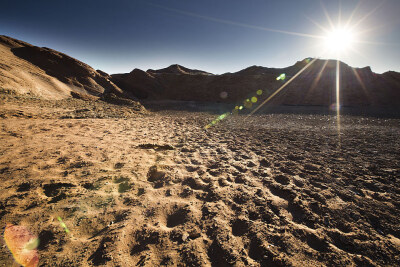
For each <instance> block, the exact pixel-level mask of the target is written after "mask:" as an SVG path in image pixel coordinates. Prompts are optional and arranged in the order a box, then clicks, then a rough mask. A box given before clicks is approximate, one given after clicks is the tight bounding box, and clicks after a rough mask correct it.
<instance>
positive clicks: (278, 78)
mask: <svg viewBox="0 0 400 267" xmlns="http://www.w3.org/2000/svg"><path fill="white" fill-rule="evenodd" d="M285 79H286V74H285V73H282V74H281V75H279V76H278V77H276V80H277V81H279V80H281V81H284V80H285Z"/></svg>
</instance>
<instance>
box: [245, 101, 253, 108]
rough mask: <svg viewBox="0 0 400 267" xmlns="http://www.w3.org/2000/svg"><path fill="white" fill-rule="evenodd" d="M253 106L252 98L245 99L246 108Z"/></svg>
mask: <svg viewBox="0 0 400 267" xmlns="http://www.w3.org/2000/svg"><path fill="white" fill-rule="evenodd" d="M252 106H253V103H251V100H250V99H246V100H245V101H244V107H245V108H251V107H252Z"/></svg>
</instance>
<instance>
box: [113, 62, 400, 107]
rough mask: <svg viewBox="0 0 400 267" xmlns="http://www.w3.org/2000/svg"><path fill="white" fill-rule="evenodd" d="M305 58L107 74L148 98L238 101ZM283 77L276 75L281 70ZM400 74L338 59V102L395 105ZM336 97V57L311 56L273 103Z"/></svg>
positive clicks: (267, 88)
mask: <svg viewBox="0 0 400 267" xmlns="http://www.w3.org/2000/svg"><path fill="white" fill-rule="evenodd" d="M306 64H307V63H306V61H305V60H304V61H299V62H297V63H296V64H294V65H293V66H290V67H287V68H282V69H277V68H266V67H259V66H252V67H249V68H246V69H244V70H241V71H238V72H235V73H225V74H222V75H213V74H210V73H207V72H204V71H198V70H190V69H187V68H184V67H182V66H179V65H172V66H170V67H168V68H165V69H160V70H148V71H146V72H145V71H141V70H137V69H135V70H134V71H132V72H131V73H127V74H114V75H111V77H112V78H111V80H112V81H114V82H115V83H116V84H117V85H118V86H119V87H120V88H122V89H123V90H126V91H129V92H130V93H131V94H132V95H135V96H137V97H139V98H143V99H149V100H161V99H169V100H191V101H212V102H225V103H239V102H241V101H243V100H245V99H246V98H248V97H251V96H252V95H255V93H256V91H257V90H259V89H261V90H263V94H262V96H260V97H259V98H261V99H263V98H265V97H266V96H268V95H270V94H272V93H273V92H274V91H275V90H276V89H278V88H279V87H280V86H281V85H283V84H284V82H285V81H287V80H288V79H290V78H291V77H293V76H294V75H295V74H296V73H297V72H298V71H299V70H300V69H301V68H303V67H304V66H305V65H306ZM281 73H285V74H286V79H285V80H277V79H276V78H277V77H278V76H279V75H280V74H281ZM399 76H400V74H399V73H397V72H386V73H384V74H376V73H373V72H372V71H371V69H370V68H369V67H366V68H352V67H350V66H348V65H347V64H345V63H343V62H340V75H339V79H340V100H341V104H342V105H343V106H351V107H364V106H376V107H381V106H396V105H399V104H400V78H399ZM335 101H336V61H335V60H316V61H315V62H314V63H313V64H312V65H311V66H310V67H309V68H308V69H306V70H305V71H304V72H303V73H302V74H301V75H299V76H298V77H297V78H296V79H294V80H293V82H292V83H290V84H289V85H288V86H287V87H286V88H285V89H284V90H282V92H281V93H279V94H278V95H277V96H276V97H275V98H274V100H273V102H274V103H275V104H283V105H306V106H307V105H311V106H315V105H316V106H330V105H332V104H333V103H334V102H335Z"/></svg>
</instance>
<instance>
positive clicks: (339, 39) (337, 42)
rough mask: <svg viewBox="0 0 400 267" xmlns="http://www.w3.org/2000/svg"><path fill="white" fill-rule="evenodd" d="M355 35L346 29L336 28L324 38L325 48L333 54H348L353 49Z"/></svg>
mask: <svg viewBox="0 0 400 267" xmlns="http://www.w3.org/2000/svg"><path fill="white" fill-rule="evenodd" d="M354 41H355V34H354V33H353V32H352V31H351V30H350V29H346V28H336V29H333V30H332V31H330V32H328V33H327V34H326V36H325V37H324V42H325V46H326V47H327V48H328V50H330V51H332V52H338V53H340V52H346V51H348V50H349V49H351V48H353V47H352V46H353V44H354Z"/></svg>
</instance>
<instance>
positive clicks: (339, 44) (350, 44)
mask: <svg viewBox="0 0 400 267" xmlns="http://www.w3.org/2000/svg"><path fill="white" fill-rule="evenodd" d="M361 4H362V2H361V1H359V2H358V3H357V5H356V6H355V8H354V9H353V10H352V12H351V14H350V16H349V17H348V19H347V20H346V21H343V17H342V10H341V9H342V7H341V5H339V10H338V16H337V21H334V19H333V18H332V17H331V16H330V15H329V12H328V10H327V9H326V7H325V6H324V4H323V2H322V1H321V9H322V12H323V14H324V15H325V18H326V23H327V26H324V25H322V24H321V23H318V22H316V21H315V20H313V19H312V18H309V17H306V18H307V19H308V20H309V21H311V22H312V23H313V24H314V25H315V26H316V27H317V28H319V29H320V30H321V31H322V33H320V34H313V33H303V32H296V31H290V30H283V29H273V28H269V27H263V26H257V25H251V24H246V23H241V22H235V21H231V20H225V19H220V18H215V17H210V16H204V15H201V14H196V13H193V12H188V11H184V10H180V9H175V8H169V7H166V6H162V5H158V4H149V5H151V6H153V7H156V8H160V9H164V10H166V11H170V12H174V13H178V14H181V15H185V16H190V17H194V18H198V19H203V20H207V21H211V22H215V23H220V24H226V25H232V26H238V27H244V28H249V29H253V30H260V31H266V32H275V33H281V34H287V35H294V36H298V37H305V38H312V39H315V40H317V41H318V42H316V43H317V46H316V49H315V50H316V51H319V55H318V56H316V57H315V58H314V59H312V60H311V61H309V62H308V63H307V64H306V65H305V66H304V67H303V68H302V69H301V70H300V71H299V72H298V73H296V74H295V75H294V76H293V77H291V79H290V80H288V81H287V82H286V83H284V84H283V85H282V86H281V87H279V88H278V89H277V90H275V92H273V93H272V94H271V95H269V96H268V97H267V98H266V99H265V100H264V101H262V102H261V103H260V104H259V105H258V106H257V107H255V108H254V109H253V110H252V111H251V112H250V113H249V114H248V116H250V115H252V114H254V113H255V112H257V111H258V110H259V109H260V108H261V107H262V106H264V105H265V104H266V103H268V102H269V101H270V100H271V99H272V98H274V97H275V96H276V95H277V94H278V93H279V92H281V91H282V90H283V89H284V88H285V87H286V86H287V85H289V84H290V83H291V82H292V81H293V80H294V79H296V78H297V77H298V76H299V75H301V73H302V72H303V71H304V70H306V69H307V68H308V67H309V66H310V65H312V64H313V63H314V62H315V61H316V60H317V58H321V57H327V56H328V57H330V58H333V59H334V60H336V79H335V85H334V86H335V88H334V89H335V98H336V99H335V101H332V103H331V104H332V105H331V106H333V107H334V109H335V110H336V127H337V134H338V145H339V147H340V143H341V142H340V135H341V126H340V114H341V112H340V108H341V101H340V97H341V92H340V90H341V84H340V60H341V59H342V56H343V55H345V54H347V53H352V54H360V55H362V53H361V52H360V51H359V49H357V44H360V43H363V44H382V43H377V42H371V41H366V40H362V39H361V38H360V37H361V34H365V33H366V32H368V31H370V30H371V29H364V30H361V28H362V27H361V24H362V23H363V22H364V21H365V20H367V18H369V17H370V16H372V15H373V14H374V13H375V12H376V11H377V10H379V9H380V8H381V7H382V5H383V4H382V3H380V4H378V5H377V6H376V7H375V8H373V9H372V10H370V11H369V12H367V13H365V14H361V15H360V17H359V19H357V20H356V19H355V17H356V14H357V13H359V12H358V11H359V9H360V6H361ZM362 56H363V55H362ZM327 62H328V61H327ZM327 62H326V63H325V64H323V66H322V67H321V70H320V71H319V73H318V75H317V76H316V77H315V78H314V81H313V83H312V86H311V88H309V90H308V91H307V93H309V92H310V90H313V89H314V88H315V87H316V86H317V84H318V82H319V80H320V79H321V76H322V75H323V72H324V70H325V67H326V64H327ZM353 72H354V74H355V76H356V79H357V81H358V82H359V83H360V85H361V86H362V87H363V89H364V88H365V86H364V83H363V81H362V79H361V77H360V75H358V73H357V72H356V71H355V70H353ZM251 108H252V107H251ZM237 111H239V110H237ZM225 117H227V116H223V118H222V119H224V118H225ZM210 125H211V124H210ZM210 127H211V126H210ZM206 128H207V127H206ZM208 128H209V127H208Z"/></svg>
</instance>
